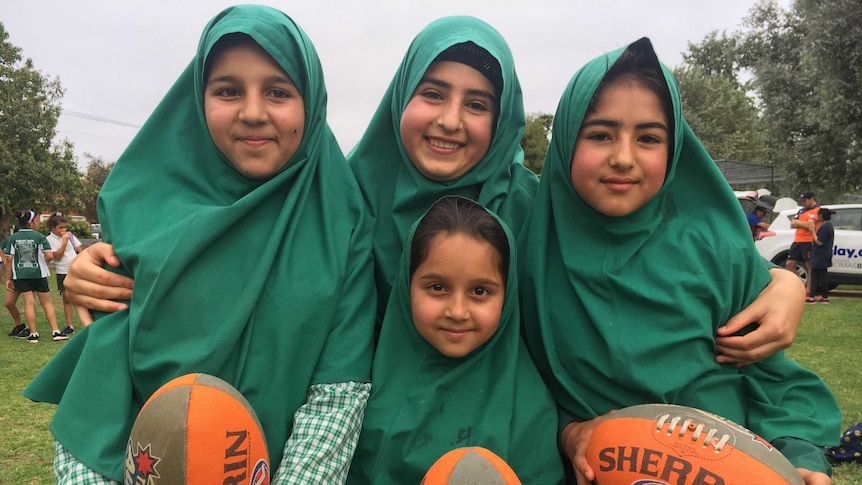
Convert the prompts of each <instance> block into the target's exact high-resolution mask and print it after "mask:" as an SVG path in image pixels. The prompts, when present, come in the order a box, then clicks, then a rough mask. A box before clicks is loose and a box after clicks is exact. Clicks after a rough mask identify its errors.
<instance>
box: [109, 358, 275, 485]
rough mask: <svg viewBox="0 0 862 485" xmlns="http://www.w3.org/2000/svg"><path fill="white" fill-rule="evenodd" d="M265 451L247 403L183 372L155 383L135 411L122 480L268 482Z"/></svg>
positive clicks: (228, 389)
mask: <svg viewBox="0 0 862 485" xmlns="http://www.w3.org/2000/svg"><path fill="white" fill-rule="evenodd" d="M269 472H270V467H269V454H268V452H267V448H266V440H265V438H264V435H263V431H262V430H261V427H260V422H259V421H258V419H257V416H256V415H255V413H254V410H253V409H252V408H251V406H250V405H249V403H248V401H246V399H245V398H244V397H243V396H242V394H240V393H239V392H238V391H237V390H236V389H234V388H233V386H231V385H230V384H228V383H227V382H225V381H223V380H221V379H219V378H217V377H213V376H210V375H207V374H188V375H184V376H181V377H177V378H176V379H174V380H172V381H170V382H168V383H167V384H165V385H163V386H162V387H160V388H159V389H158V390H157V391H156V392H155V393H154V394H153V395H152V396H150V398H149V399H148V400H147V402H146V403H144V406H143V408H141V411H140V413H138V417H137V419H135V424H134V425H133V426H132V433H131V436H130V437H129V442H128V445H127V448H126V462H125V480H124V482H125V484H126V485H158V484H160V483H161V484H174V483H189V484H192V483H231V484H237V485H240V484H242V485H267V484H269Z"/></svg>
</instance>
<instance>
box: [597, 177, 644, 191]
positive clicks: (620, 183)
mask: <svg viewBox="0 0 862 485" xmlns="http://www.w3.org/2000/svg"><path fill="white" fill-rule="evenodd" d="M602 183H603V184H604V185H605V187H607V188H608V189H610V190H612V191H614V192H626V191H628V190H630V189H631V188H632V187H634V186H635V185H636V184H637V182H636V181H635V180H631V179H622V178H608V179H604V180H602Z"/></svg>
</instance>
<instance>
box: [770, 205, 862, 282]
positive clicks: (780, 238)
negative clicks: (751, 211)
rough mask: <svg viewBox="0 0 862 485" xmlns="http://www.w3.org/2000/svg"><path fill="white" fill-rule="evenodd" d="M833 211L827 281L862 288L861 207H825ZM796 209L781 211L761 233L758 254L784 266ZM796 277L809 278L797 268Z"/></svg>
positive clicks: (791, 240) (794, 232) (800, 265)
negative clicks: (832, 235)
mask: <svg viewBox="0 0 862 485" xmlns="http://www.w3.org/2000/svg"><path fill="white" fill-rule="evenodd" d="M822 207H827V208H829V209H830V210H832V211H833V214H832V226H833V227H834V228H835V243H834V246H833V249H832V267H831V268H829V281H830V282H831V283H832V284H833V285H835V286H837V285H839V284H848V285H862V204H825V205H823V206H822ZM798 210H799V207H797V208H795V209H788V210H783V211H781V212H780V213H779V214H778V216H777V217H776V218H775V220H774V221H773V222H772V224H771V225H770V226H769V230H767V231H763V232H761V233H760V235H759V236H758V240H757V241H755V242H754V245H755V246H756V247H757V251H758V252H760V255H761V256H763V257H764V258H766V259H768V260H770V261H772V262H773V263H775V264H777V265H779V266H784V265H785V263H786V262H787V253H788V252H789V251H790V244H791V243H792V242H793V236H794V235H795V234H796V229H791V228H790V220H791V219H792V218H794V217H795V216H796V213H797V211H798ZM796 273H797V274H798V275H799V276H800V277H801V278H802V279H803V280H805V279H807V278H808V273H807V271H806V270H805V265H802V264H797V265H796Z"/></svg>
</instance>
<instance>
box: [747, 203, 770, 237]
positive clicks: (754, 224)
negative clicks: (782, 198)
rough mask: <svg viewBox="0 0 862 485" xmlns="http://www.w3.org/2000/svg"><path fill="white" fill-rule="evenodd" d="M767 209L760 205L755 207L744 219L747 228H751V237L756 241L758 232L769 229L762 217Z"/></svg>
mask: <svg viewBox="0 0 862 485" xmlns="http://www.w3.org/2000/svg"><path fill="white" fill-rule="evenodd" d="M768 210H769V209H767V208H766V207H763V206H762V205H756V206H755V207H754V210H753V211H751V212H749V213H748V215H747V216H746V218H747V219H748V227H749V228H751V237H752V238H754V240H755V241H756V240H757V234H758V233H759V232H760V231H765V230H767V229H769V223H767V222H765V221H764V220H763V216H765V215H766V212H767V211H768Z"/></svg>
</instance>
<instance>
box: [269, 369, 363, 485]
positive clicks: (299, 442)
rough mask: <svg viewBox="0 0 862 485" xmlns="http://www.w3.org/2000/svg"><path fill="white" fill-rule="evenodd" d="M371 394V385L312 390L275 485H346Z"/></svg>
mask: <svg viewBox="0 0 862 485" xmlns="http://www.w3.org/2000/svg"><path fill="white" fill-rule="evenodd" d="M370 393H371V384H370V383H360V382H339V383H333V384H315V385H313V386H311V387H309V388H308V398H307V401H306V403H305V404H303V405H302V407H300V408H299V409H298V410H297V411H296V415H294V423H293V432H292V433H291V435H290V439H288V440H287V443H286V444H285V445H284V457H283V458H282V460H281V464H280V465H279V467H278V472H277V473H276V474H275V477H273V480H272V484H273V485H286V484H303V485H304V484H309V483H321V484H327V485H329V484H342V483H344V481H345V480H346V479H347V471H348V470H349V469H350V460H351V459H352V458H353V452H354V451H356V442H357V441H358V440H359V432H360V431H361V429H362V417H363V415H364V414H365V405H366V404H367V403H368V396H369V395H370Z"/></svg>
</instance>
